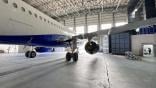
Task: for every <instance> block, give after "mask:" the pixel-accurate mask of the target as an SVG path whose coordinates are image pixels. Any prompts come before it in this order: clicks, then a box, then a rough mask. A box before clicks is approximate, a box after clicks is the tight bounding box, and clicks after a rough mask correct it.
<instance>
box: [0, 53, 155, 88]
mask: <svg viewBox="0 0 156 88" xmlns="http://www.w3.org/2000/svg"><path fill="white" fill-rule="evenodd" d="M64 56H65V53H53V54H42V55H39V56H38V57H37V58H35V59H26V58H24V57H23V56H22V55H13V56H8V55H5V56H0V57H1V58H0V88H156V83H155V82H156V63H155V62H148V61H147V60H143V61H132V60H127V59H125V58H124V57H122V56H113V55H104V54H101V53H98V54H96V55H88V54H82V55H80V56H79V61H78V62H77V63H72V62H70V63H66V62H65V60H64V58H63V57H64Z"/></svg>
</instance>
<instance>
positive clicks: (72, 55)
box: [66, 37, 78, 62]
mask: <svg viewBox="0 0 156 88" xmlns="http://www.w3.org/2000/svg"><path fill="white" fill-rule="evenodd" d="M71 43H72V44H71ZM69 45H70V49H69V50H68V52H67V54H66V61H67V62H69V61H71V59H73V61H74V62H77V61H78V49H77V39H76V38H74V37H73V38H72V41H71V42H69Z"/></svg>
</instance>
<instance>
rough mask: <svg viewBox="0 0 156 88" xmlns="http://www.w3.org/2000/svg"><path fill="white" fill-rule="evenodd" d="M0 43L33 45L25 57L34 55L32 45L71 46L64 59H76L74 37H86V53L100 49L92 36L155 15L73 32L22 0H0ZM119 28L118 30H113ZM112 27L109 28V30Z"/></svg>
mask: <svg viewBox="0 0 156 88" xmlns="http://www.w3.org/2000/svg"><path fill="white" fill-rule="evenodd" d="M0 11H1V14H0V43H1V44H16V45H25V46H32V49H31V50H28V51H27V52H25V56H26V57H27V58H35V57H36V55H37V53H36V51H35V50H34V47H70V50H69V51H68V52H67V53H66V61H67V62H69V61H70V60H71V59H73V61H74V62H77V61H78V52H77V39H84V38H87V39H88V42H87V43H86V45H85V50H86V52H88V53H89V54H95V53H97V52H98V51H99V45H98V44H97V43H95V42H94V41H92V40H91V39H92V37H93V36H98V35H103V34H106V35H108V34H111V33H119V32H123V31H126V30H131V29H132V27H133V28H134V27H140V26H141V25H145V24H149V23H151V24H152V23H154V24H155V23H156V19H154V20H152V21H151V20H150V21H145V22H144V21H143V22H140V23H139V22H138V24H136V23H137V22H136V23H134V24H128V25H125V26H123V27H118V28H112V29H108V30H102V31H97V32H93V33H87V34H83V35H77V36H74V35H73V34H74V33H73V32H72V31H70V30H68V29H67V28H66V27H65V26H63V25H62V24H60V23H59V22H57V21H55V20H54V19H52V18H51V17H49V16H47V15H46V14H44V13H42V12H40V11H39V10H37V9H35V8H34V7H32V6H30V5H29V4H27V3H25V2H23V1H22V0H0ZM116 29H118V30H116ZM110 30H111V31H110Z"/></svg>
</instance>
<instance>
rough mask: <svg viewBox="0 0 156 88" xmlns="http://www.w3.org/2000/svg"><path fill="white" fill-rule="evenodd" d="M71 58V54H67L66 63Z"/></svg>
mask: <svg viewBox="0 0 156 88" xmlns="http://www.w3.org/2000/svg"><path fill="white" fill-rule="evenodd" d="M71 57H72V55H71V53H69V52H68V53H67V54H66V61H67V62H69V61H70V60H71Z"/></svg>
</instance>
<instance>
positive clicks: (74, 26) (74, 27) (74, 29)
mask: <svg viewBox="0 0 156 88" xmlns="http://www.w3.org/2000/svg"><path fill="white" fill-rule="evenodd" d="M73 31H74V32H75V34H76V18H75V17H74V25H73Z"/></svg>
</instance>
